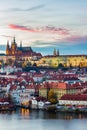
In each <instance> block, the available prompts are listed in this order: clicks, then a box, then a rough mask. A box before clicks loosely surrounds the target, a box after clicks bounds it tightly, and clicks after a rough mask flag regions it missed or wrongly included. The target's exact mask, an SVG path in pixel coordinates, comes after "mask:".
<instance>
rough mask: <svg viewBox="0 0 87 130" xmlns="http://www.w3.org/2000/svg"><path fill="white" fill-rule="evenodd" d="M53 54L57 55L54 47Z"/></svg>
mask: <svg viewBox="0 0 87 130" xmlns="http://www.w3.org/2000/svg"><path fill="white" fill-rule="evenodd" d="M53 55H54V56H56V49H55V48H54V51H53Z"/></svg>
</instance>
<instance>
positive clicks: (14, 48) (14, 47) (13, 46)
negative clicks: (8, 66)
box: [11, 37, 17, 55]
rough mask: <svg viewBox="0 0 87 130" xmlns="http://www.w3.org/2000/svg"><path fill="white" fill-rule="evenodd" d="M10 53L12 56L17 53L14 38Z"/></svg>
mask: <svg viewBox="0 0 87 130" xmlns="http://www.w3.org/2000/svg"><path fill="white" fill-rule="evenodd" d="M11 52H12V54H13V55H14V54H16V53H17V44H16V42H15V37H14V38H13V41H12V43H11Z"/></svg>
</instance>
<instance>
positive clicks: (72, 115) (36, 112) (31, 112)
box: [0, 108, 87, 120]
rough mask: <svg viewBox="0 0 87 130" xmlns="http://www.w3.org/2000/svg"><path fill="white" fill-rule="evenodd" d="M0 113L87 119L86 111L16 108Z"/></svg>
mask: <svg viewBox="0 0 87 130" xmlns="http://www.w3.org/2000/svg"><path fill="white" fill-rule="evenodd" d="M0 115H11V116H12V115H16V116H18V117H21V118H25V119H62V120H72V119H87V113H66V112H48V111H42V110H29V109H24V108H22V109H18V110H17V111H3V112H0Z"/></svg>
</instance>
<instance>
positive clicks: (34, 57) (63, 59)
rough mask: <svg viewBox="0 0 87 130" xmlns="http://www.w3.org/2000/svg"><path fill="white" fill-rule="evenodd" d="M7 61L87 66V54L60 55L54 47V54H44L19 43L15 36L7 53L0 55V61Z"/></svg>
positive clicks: (54, 65) (43, 64) (39, 64)
mask: <svg viewBox="0 0 87 130" xmlns="http://www.w3.org/2000/svg"><path fill="white" fill-rule="evenodd" d="M2 60H4V62H5V63H6V62H7V61H8V60H12V61H13V62H14V61H17V62H26V61H27V62H28V61H29V62H31V63H32V64H34V63H36V64H37V66H47V67H54V68H56V67H58V66H59V65H60V64H62V65H63V66H65V67H70V66H72V67H87V55H73V54H72V55H60V54H59V50H56V49H54V50H53V55H46V56H42V55H41V53H37V52H34V51H33V50H32V48H31V47H23V46H22V42H20V46H18V45H17V43H16V40H15V37H14V38H13V40H12V42H11V45H9V42H7V46H6V55H5V54H4V55H2V54H1V55H0V61H1V62H2Z"/></svg>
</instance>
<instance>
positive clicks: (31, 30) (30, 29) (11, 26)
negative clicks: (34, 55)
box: [8, 24, 35, 32]
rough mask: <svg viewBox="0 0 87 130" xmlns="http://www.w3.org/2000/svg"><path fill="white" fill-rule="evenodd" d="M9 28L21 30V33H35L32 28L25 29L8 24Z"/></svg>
mask: <svg viewBox="0 0 87 130" xmlns="http://www.w3.org/2000/svg"><path fill="white" fill-rule="evenodd" d="M8 26H9V28H11V29H16V30H22V31H29V32H35V30H34V29H32V28H27V27H25V26H20V25H15V24H9V25H8Z"/></svg>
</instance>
